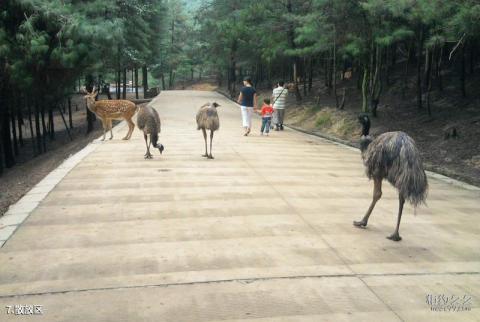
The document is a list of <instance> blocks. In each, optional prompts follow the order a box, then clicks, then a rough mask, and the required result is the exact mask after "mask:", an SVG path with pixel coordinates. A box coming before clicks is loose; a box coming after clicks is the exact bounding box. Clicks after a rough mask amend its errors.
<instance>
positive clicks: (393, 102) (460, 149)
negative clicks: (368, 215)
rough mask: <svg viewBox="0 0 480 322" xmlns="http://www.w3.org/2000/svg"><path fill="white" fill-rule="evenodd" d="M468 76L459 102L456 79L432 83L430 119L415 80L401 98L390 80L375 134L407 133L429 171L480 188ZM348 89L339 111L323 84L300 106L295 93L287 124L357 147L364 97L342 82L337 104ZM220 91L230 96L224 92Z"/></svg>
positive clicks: (475, 87) (474, 81) (478, 130)
mask: <svg viewBox="0 0 480 322" xmlns="http://www.w3.org/2000/svg"><path fill="white" fill-rule="evenodd" d="M468 76H469V77H468V81H467V88H466V91H467V97H466V98H463V97H462V96H461V92H460V90H459V82H458V78H457V77H455V76H451V77H449V75H448V74H447V75H445V76H444V78H443V83H444V87H443V90H439V88H437V84H436V83H433V89H432V92H431V96H430V97H431V98H430V100H431V110H432V116H428V113H427V111H426V108H425V107H424V108H423V109H422V110H419V109H418V108H417V103H416V96H415V91H414V81H413V80H412V81H409V82H408V84H409V86H408V87H407V90H406V91H405V95H404V96H403V95H402V88H401V86H400V85H396V84H401V83H402V82H401V80H400V79H394V78H392V79H391V82H392V83H393V84H392V85H391V86H390V87H389V89H388V91H385V92H384V93H383V95H382V96H381V100H380V104H379V107H378V116H377V117H376V118H372V129H371V134H372V135H373V136H376V135H379V134H381V133H384V132H388V131H404V132H406V133H408V134H409V135H410V136H411V137H413V138H414V140H415V141H416V142H417V144H418V147H419V150H420V152H421V154H422V158H423V160H424V164H425V167H426V168H427V169H428V170H431V171H435V172H438V173H441V174H444V175H447V176H449V177H452V178H456V179H459V180H462V181H465V182H468V183H470V184H474V185H477V186H480V75H479V73H477V74H476V75H468ZM213 84H214V83H211V86H214V85H213ZM196 86H198V85H196ZM344 88H345V90H346V95H345V106H344V109H343V110H339V109H336V108H335V98H334V95H333V93H331V91H330V90H329V89H327V88H326V87H325V86H324V84H323V81H316V82H314V86H313V89H312V91H311V92H310V93H307V96H303V95H304V90H303V87H302V86H301V87H300V92H301V93H302V96H303V99H302V101H300V102H297V101H296V100H295V95H294V94H292V93H290V95H289V99H288V101H289V102H288V103H289V104H288V106H289V107H288V111H287V114H286V120H285V123H286V124H288V125H291V126H293V127H295V128H299V129H302V130H305V131H307V132H311V133H314V134H320V135H326V136H329V137H335V138H339V139H341V140H344V141H346V142H348V143H349V144H351V145H355V146H358V141H359V138H360V133H361V128H360V125H359V124H358V121H357V118H358V115H359V113H360V111H361V102H362V98H361V93H360V91H359V90H358V89H357V82H356V80H349V81H346V80H344V81H341V82H340V83H339V84H338V96H339V101H341V99H342V97H341V96H342V94H343V89H344ZM217 90H218V91H220V92H222V93H227V91H226V90H225V89H222V88H219V89H217ZM258 92H259V93H260V96H261V99H263V98H264V97H269V96H270V95H271V90H270V89H262V88H259V89H258ZM318 98H319V99H318ZM317 99H318V100H317ZM317 103H318V104H317ZM453 128H455V129H456V131H457V133H458V137H457V138H448V139H447V138H446V134H447V133H451V130H452V129H453ZM359 162H360V160H359Z"/></svg>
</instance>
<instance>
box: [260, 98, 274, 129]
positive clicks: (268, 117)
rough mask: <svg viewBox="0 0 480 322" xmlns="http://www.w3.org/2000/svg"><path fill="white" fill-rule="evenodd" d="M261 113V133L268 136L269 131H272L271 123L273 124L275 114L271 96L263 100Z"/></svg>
mask: <svg viewBox="0 0 480 322" xmlns="http://www.w3.org/2000/svg"><path fill="white" fill-rule="evenodd" d="M260 114H261V115H262V128H261V129H260V133H261V134H262V135H263V133H265V134H266V135H267V136H268V132H270V125H271V124H272V114H273V107H272V105H270V99H269V98H266V99H264V100H263V106H262V109H261V111H260Z"/></svg>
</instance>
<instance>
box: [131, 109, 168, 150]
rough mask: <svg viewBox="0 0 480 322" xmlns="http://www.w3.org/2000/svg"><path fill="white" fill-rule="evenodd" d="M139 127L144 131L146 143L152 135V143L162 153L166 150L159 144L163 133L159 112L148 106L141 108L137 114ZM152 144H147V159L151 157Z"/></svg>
mask: <svg viewBox="0 0 480 322" xmlns="http://www.w3.org/2000/svg"><path fill="white" fill-rule="evenodd" d="M137 126H138V128H139V129H140V130H141V131H143V135H144V138H145V143H147V136H148V135H150V143H151V144H152V145H153V146H154V147H155V148H157V149H159V150H160V153H162V151H163V149H164V148H163V145H162V144H158V134H159V133H160V132H161V122H160V116H159V115H158V112H157V111H156V110H155V109H154V108H153V107H151V106H148V105H147V106H144V107H141V108H140V110H139V111H138V114H137ZM150 143H148V144H147V153H146V154H145V157H146V158H150V157H151V154H150Z"/></svg>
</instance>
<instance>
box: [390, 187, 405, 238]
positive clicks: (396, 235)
mask: <svg viewBox="0 0 480 322" xmlns="http://www.w3.org/2000/svg"><path fill="white" fill-rule="evenodd" d="M404 204H405V198H403V197H402V196H401V195H399V196H398V218H397V228H395V231H394V232H393V234H391V235H390V236H388V237H387V238H388V239H390V240H393V241H400V240H402V237H400V234H399V233H398V230H399V229H400V221H401V220H402V212H403V205H404Z"/></svg>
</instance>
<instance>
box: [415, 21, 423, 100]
mask: <svg viewBox="0 0 480 322" xmlns="http://www.w3.org/2000/svg"><path fill="white" fill-rule="evenodd" d="M417 40H418V41H417V84H416V85H417V108H418V109H422V108H423V106H422V52H423V26H421V27H420V30H419V32H418V39H417Z"/></svg>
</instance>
